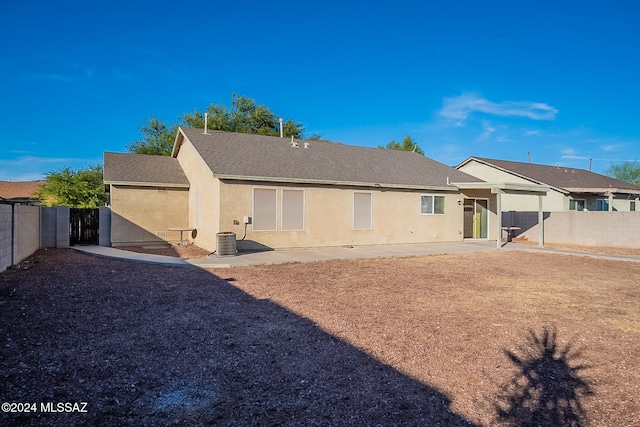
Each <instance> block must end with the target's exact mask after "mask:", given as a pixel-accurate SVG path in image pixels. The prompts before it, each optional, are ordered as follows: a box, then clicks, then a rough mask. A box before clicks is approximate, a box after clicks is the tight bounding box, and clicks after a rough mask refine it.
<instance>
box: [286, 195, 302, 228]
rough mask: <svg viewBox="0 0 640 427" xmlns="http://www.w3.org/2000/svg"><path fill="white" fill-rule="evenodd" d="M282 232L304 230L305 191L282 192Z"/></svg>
mask: <svg viewBox="0 0 640 427" xmlns="http://www.w3.org/2000/svg"><path fill="white" fill-rule="evenodd" d="M282 230H285V231H301V230H304V190H282Z"/></svg>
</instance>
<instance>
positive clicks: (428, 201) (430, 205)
mask: <svg viewBox="0 0 640 427" xmlns="http://www.w3.org/2000/svg"><path fill="white" fill-rule="evenodd" d="M444 200H445V198H444V196H434V195H422V196H420V213H421V214H422V215H444Z"/></svg>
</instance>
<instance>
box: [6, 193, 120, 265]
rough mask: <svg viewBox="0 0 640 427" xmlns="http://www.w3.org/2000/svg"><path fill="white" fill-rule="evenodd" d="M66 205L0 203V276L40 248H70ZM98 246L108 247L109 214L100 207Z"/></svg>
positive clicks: (109, 234)
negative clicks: (47, 205) (42, 205)
mask: <svg viewBox="0 0 640 427" xmlns="http://www.w3.org/2000/svg"><path fill="white" fill-rule="evenodd" d="M69 214H70V209H69V207H67V206H58V207H53V208H47V207H40V206H25V205H19V204H16V205H11V204H0V273H1V272H3V271H5V270H6V269H7V268H8V267H10V266H12V265H16V264H18V263H20V262H21V261H22V260H23V259H25V258H27V257H28V256H30V255H31V254H33V253H34V252H35V251H37V250H38V249H40V248H68V247H69ZM99 233H100V245H102V246H111V240H110V237H111V212H110V209H109V208H107V207H101V208H100V229H99Z"/></svg>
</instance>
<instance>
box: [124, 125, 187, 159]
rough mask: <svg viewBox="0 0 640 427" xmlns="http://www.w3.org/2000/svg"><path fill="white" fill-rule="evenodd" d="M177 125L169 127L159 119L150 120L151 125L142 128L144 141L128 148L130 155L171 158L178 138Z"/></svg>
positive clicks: (132, 144)
mask: <svg viewBox="0 0 640 427" xmlns="http://www.w3.org/2000/svg"><path fill="white" fill-rule="evenodd" d="M177 130H178V126H177V125H171V126H167V125H166V123H163V122H161V121H160V120H158V118H157V117H152V118H150V119H149V123H147V124H146V125H144V126H142V127H140V133H142V140H141V141H136V142H132V143H131V144H129V145H128V146H127V150H129V152H130V153H137V154H152V155H156V156H169V155H171V150H172V149H173V142H174V140H175V138H176V131H177Z"/></svg>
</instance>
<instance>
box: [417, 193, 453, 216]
mask: <svg viewBox="0 0 640 427" xmlns="http://www.w3.org/2000/svg"><path fill="white" fill-rule="evenodd" d="M423 197H431V210H432V211H431V212H423V211H422V198H423ZM436 197H442V199H443V204H442V210H443V212H442V213H439V212H436ZM446 202H447V197H446V196H444V195H442V194H421V195H420V215H446V214H447V209H446Z"/></svg>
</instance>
